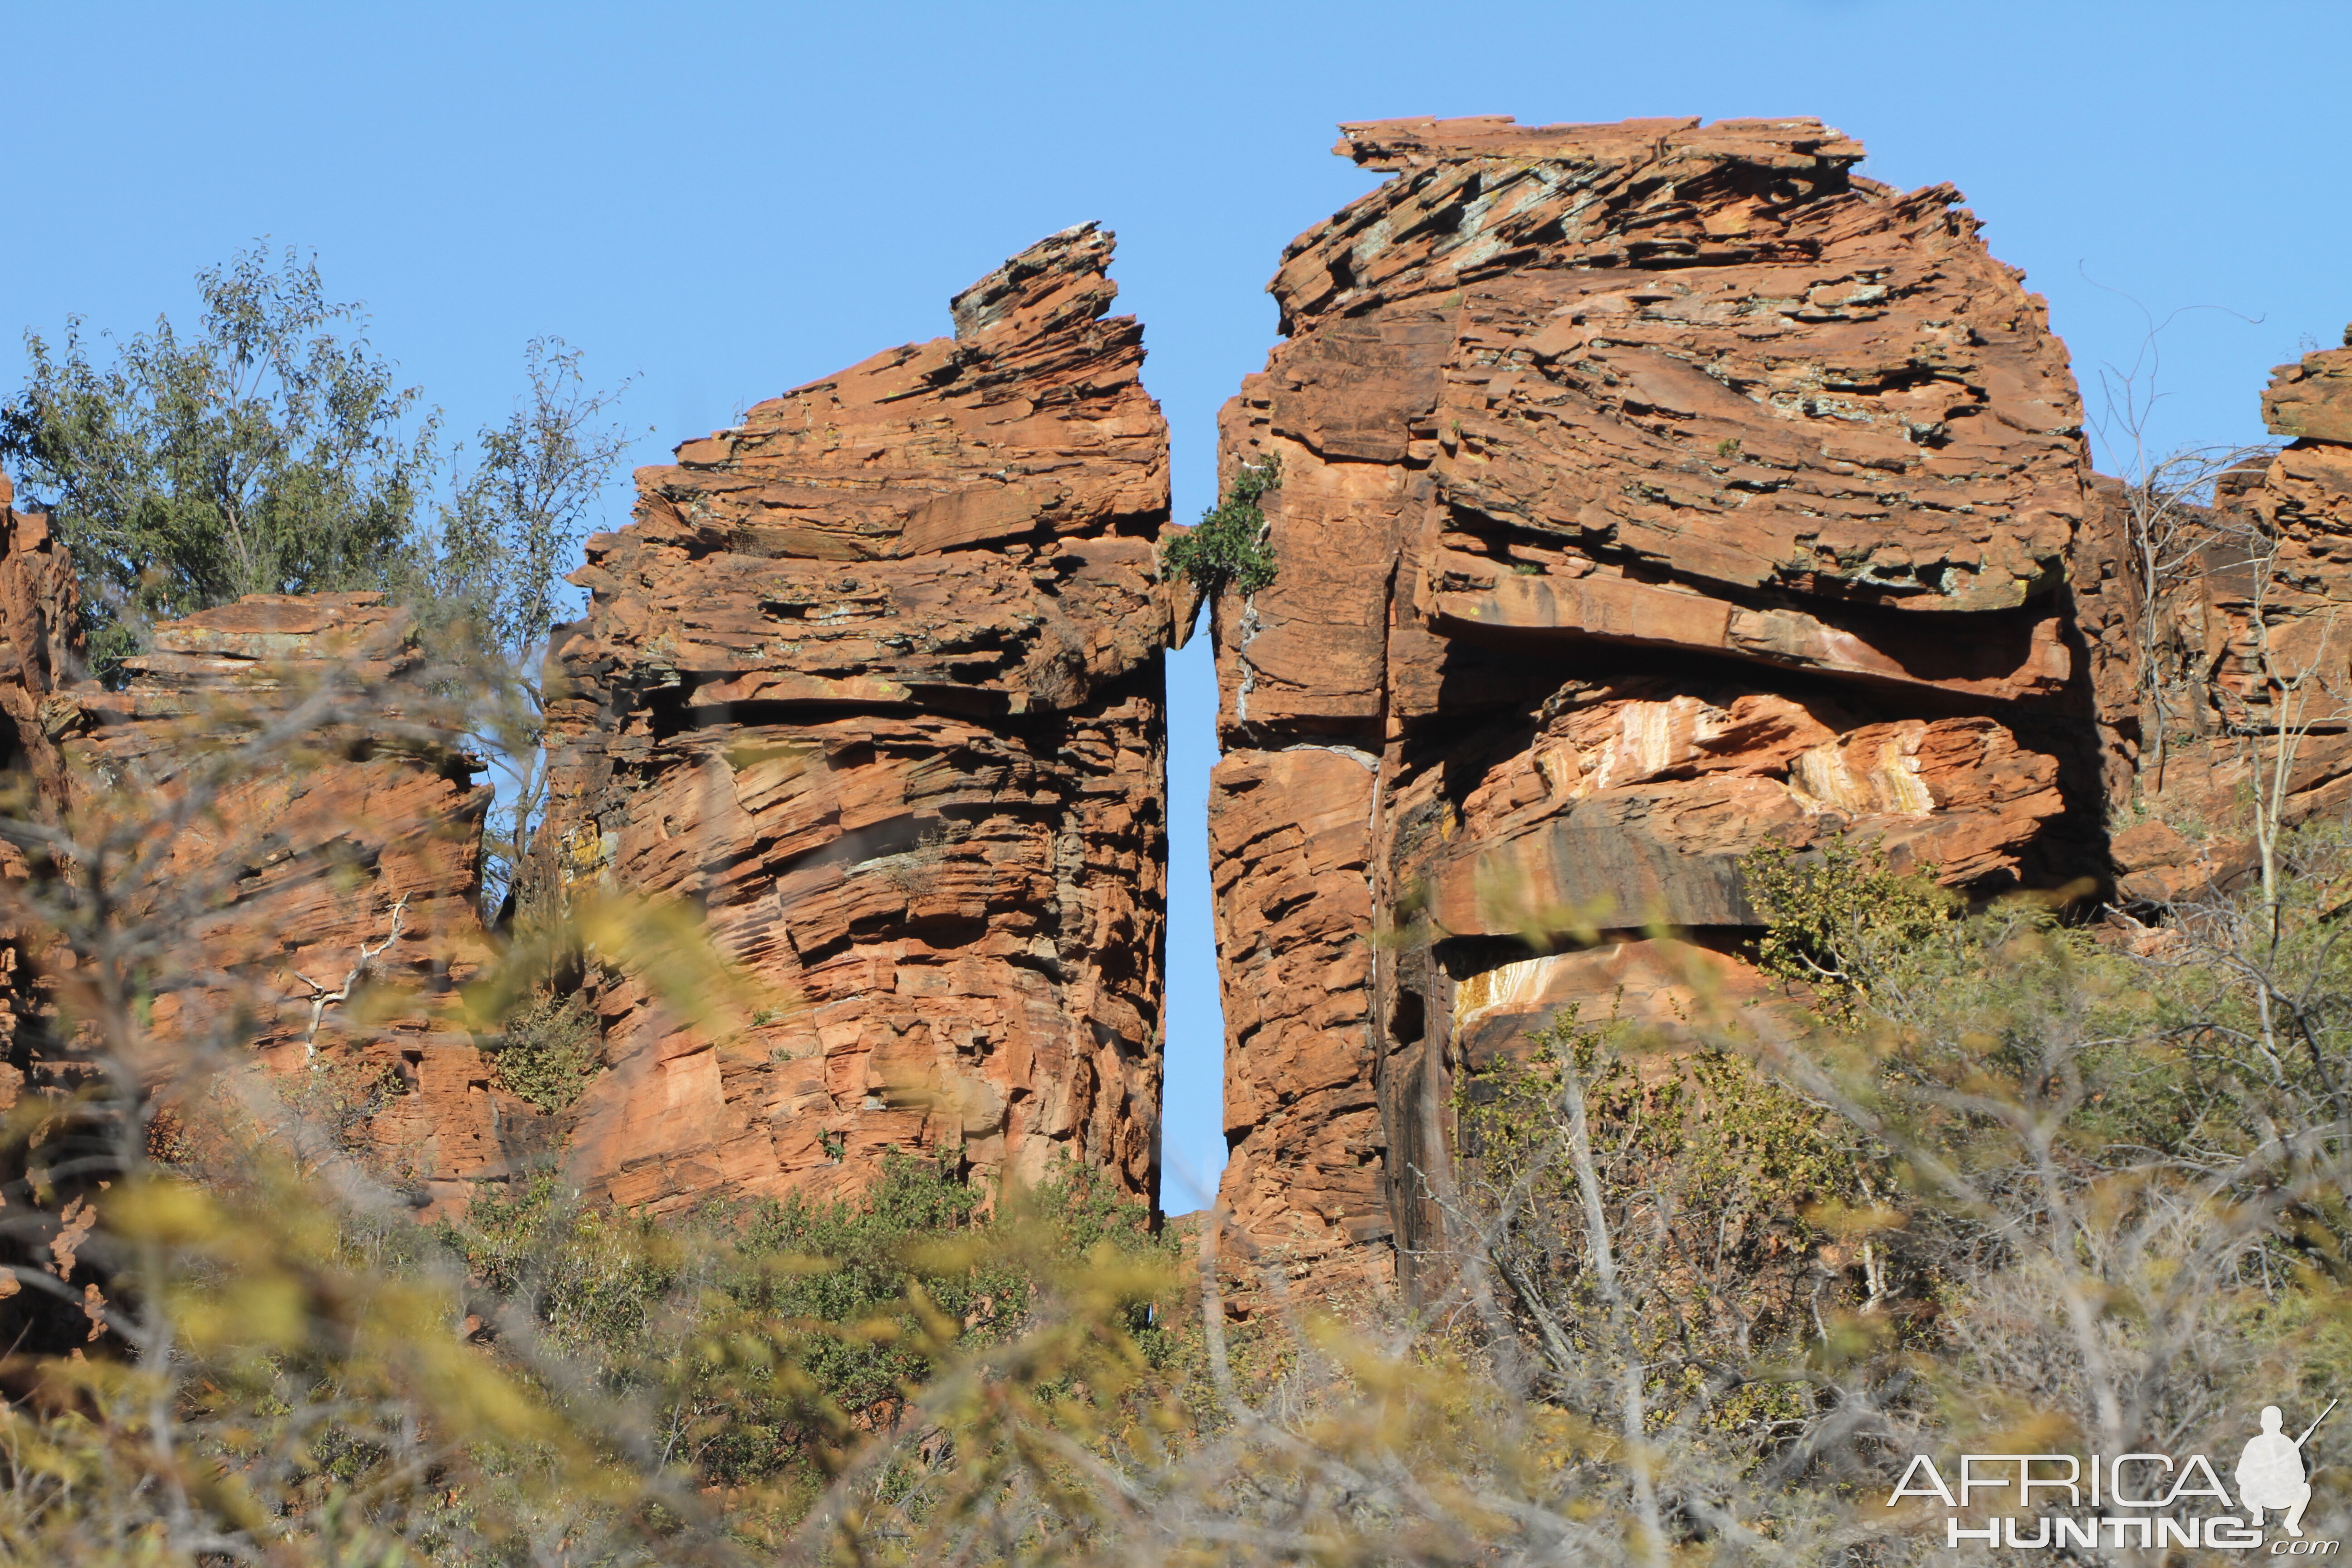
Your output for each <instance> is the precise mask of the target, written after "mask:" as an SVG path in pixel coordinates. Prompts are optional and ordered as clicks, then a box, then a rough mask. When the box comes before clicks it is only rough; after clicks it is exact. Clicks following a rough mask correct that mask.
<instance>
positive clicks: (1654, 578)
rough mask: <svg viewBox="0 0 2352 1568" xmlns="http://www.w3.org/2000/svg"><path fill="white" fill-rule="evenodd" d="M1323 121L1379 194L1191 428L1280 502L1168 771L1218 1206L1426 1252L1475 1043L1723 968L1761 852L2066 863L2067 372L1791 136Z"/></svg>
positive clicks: (2075, 777)
mask: <svg viewBox="0 0 2352 1568" xmlns="http://www.w3.org/2000/svg"><path fill="white" fill-rule="evenodd" d="M1339 151H1340V152H1341V153H1346V154H1348V155H1350V156H1352V157H1354V158H1355V159H1356V161H1357V162H1358V163H1361V164H1363V165H1365V166H1367V167H1370V168H1374V169H1379V170H1382V171H1386V172H1388V173H1390V174H1391V175H1392V177H1391V179H1390V180H1389V181H1388V182H1387V183H1386V184H1383V185H1382V186H1381V187H1380V188H1379V189H1377V190H1375V191H1373V192H1372V193H1370V195H1366V196H1364V197H1362V198H1361V199H1360V200H1358V201H1357V202H1355V203H1353V204H1352V205H1349V207H1348V208H1346V209H1345V210H1344V211H1342V212H1341V213H1339V215H1337V216H1334V217H1333V218H1332V219H1330V220H1329V221H1328V222H1327V223H1324V224H1321V225H1319V226H1317V227H1315V228H1313V229H1310V230H1309V231H1308V232H1307V234H1305V235H1303V236H1301V237H1299V238H1298V239H1297V241H1295V242H1293V244H1292V245H1291V246H1290V247H1289V248H1288V250H1287V251H1286V252H1285V254H1284V258H1283V261H1282V266H1281V269H1280V271H1279V272H1278V273H1277V274H1276V278H1275V279H1274V282H1273V284H1272V286H1271V288H1272V292H1273V293H1274V295H1275V298H1276V302H1277V304H1278V305H1279V307H1280V309H1281V320H1282V328H1283V331H1284V333H1285V334H1286V341H1285V342H1283V343H1282V344H1281V345H1280V346H1279V347H1278V348H1276V350H1275V351H1274V353H1273V355H1272V357H1271V358H1270V360H1269V361H1268V363H1267V367H1266V369H1265V371H1264V372H1263V373H1262V374H1257V375H1254V376H1251V377H1249V378H1248V379H1247V380H1246V381H1245V382H1244V384H1243V387H1242V390H1241V394H1240V395H1239V396H1238V397H1236V398H1235V399H1234V401H1233V402H1232V403H1231V404H1230V405H1228V406H1227V408H1226V410H1225V413H1224V416H1223V473H1224V475H1225V477H1226V479H1228V481H1230V480H1231V479H1232V478H1233V477H1234V476H1235V475H1236V474H1237V473H1238V472H1239V471H1240V468H1241V466H1243V465H1245V464H1246V465H1252V466H1255V467H1261V468H1262V467H1263V466H1264V465H1265V464H1268V463H1272V464H1275V465H1276V466H1277V471H1278V474H1279V484H1278V487H1277V488H1276V489H1273V490H1272V491H1270V492H1269V493H1267V494H1266V495H1265V498H1264V500H1263V501H1262V503H1261V504H1262V506H1263V510H1264V512H1265V518H1266V522H1267V534H1266V538H1267V541H1268V542H1269V544H1270V546H1271V549H1272V552H1273V556H1274V560H1275V563H1276V578H1275V581H1274V582H1273V584H1271V585H1270V586H1267V587H1265V588H1263V589H1261V590H1259V591H1258V592H1256V593H1255V594H1252V595H1242V594H1241V593H1239V592H1237V591H1234V590H1232V589H1228V590H1227V591H1226V592H1225V593H1224V594H1223V595H1222V596H1221V597H1220V598H1219V599H1218V601H1217V602H1216V604H1215V605H1214V606H1213V615H1214V618H1215V628H1216V637H1217V651H1218V662H1219V674H1220V684H1221V687H1222V690H1223V701H1222V707H1221V726H1222V732H1223V740H1224V743H1225V759H1224V761H1223V763H1220V764H1219V766H1218V769H1217V773H1216V784H1215V788H1214V793H1213V833H1214V835H1215V836H1216V837H1215V845H1216V853H1217V854H1218V856H1219V857H1220V859H1219V864H1218V866H1217V869H1216V889H1217V898H1218V900H1219V915H1218V930H1219V937H1220V942H1221V944H1222V946H1223V968H1224V985H1225V1005H1226V1009H1227V1020H1228V1045H1227V1063H1226V1074H1227V1076H1226V1121H1227V1123H1228V1126H1227V1138H1228V1141H1229V1142H1230V1143H1231V1145H1232V1162H1231V1163H1230V1165H1229V1166H1228V1169H1227V1174H1226V1178H1225V1186H1224V1196H1225V1201H1226V1203H1227V1204H1228V1205H1229V1206H1230V1207H1232V1208H1233V1209H1234V1212H1235V1214H1236V1215H1239V1216H1241V1218H1242V1220H1243V1223H1244V1226H1246V1227H1247V1228H1248V1230H1249V1232H1250V1234H1251V1235H1252V1236H1253V1237H1254V1238H1255V1240H1257V1241H1258V1242H1259V1244H1260V1245H1261V1246H1263V1247H1269V1248H1275V1249H1278V1250H1282V1251H1284V1252H1286V1254H1287V1255H1288V1256H1290V1257H1291V1258H1295V1259H1297V1260H1299V1261H1301V1262H1303V1263H1305V1264H1307V1265H1308V1266H1310V1267H1312V1268H1317V1269H1319V1270H1322V1271H1324V1272H1326V1273H1327V1274H1330V1275H1331V1276H1332V1277H1334V1278H1340V1277H1359V1276H1360V1277H1373V1276H1377V1275H1379V1274H1380V1273H1381V1271H1382V1269H1384V1268H1385V1267H1386V1264H1385V1262H1384V1258H1385V1255H1386V1254H1385V1248H1383V1247H1372V1246H1369V1245H1368V1244H1370V1243H1373V1242H1378V1241H1385V1240H1391V1239H1393V1240H1394V1241H1395V1242H1396V1243H1398V1244H1400V1245H1401V1246H1402V1248H1403V1249H1404V1256H1406V1257H1407V1258H1410V1257H1411V1256H1412V1253H1413V1251H1414V1249H1417V1248H1419V1247H1424V1246H1428V1245H1432V1244H1433V1240H1434V1237H1435V1231H1434V1228H1433V1227H1434V1217H1435V1216H1434V1211H1433V1207H1432V1205H1430V1203H1429V1202H1428V1197H1429V1194H1430V1192H1431V1190H1432V1189H1431V1187H1430V1185H1429V1184H1430V1182H1431V1181H1432V1180H1433V1179H1435V1177H1436V1176H1437V1175H1438V1174H1439V1173H1440V1167H1441V1166H1442V1165H1443V1163H1444V1144H1445V1143H1446V1142H1447V1140H1448V1138H1449V1137H1450V1134H1449V1133H1448V1132H1447V1131H1445V1123H1446V1121H1447V1116H1448V1113H1447V1111H1446V1110H1445V1107H1446V1106H1447V1105H1448V1104H1449V1103H1450V1101H1449V1096H1450V1095H1451V1094H1452V1093H1453V1091H1454V1082H1455V1078H1456V1075H1457V1074H1458V1073H1460V1072H1461V1071H1463V1070H1465V1068H1468V1067H1469V1066H1471V1065H1472V1063H1473V1061H1474V1058H1475V1060H1477V1061H1481V1062H1483V1061H1487V1060H1491V1059H1493V1058H1494V1053H1495V1052H1496V1050H1497V1049H1499V1048H1500V1047H1499V1046H1498V1045H1497V1039H1498V1038H1499V1037H1501V1036H1510V1037H1519V1036H1523V1035H1524V1032H1525V1030H1526V1029H1527V1028H1528V1027H1529V1026H1534V1025H1536V1024H1539V1023H1540V1022H1541V1021H1543V1020H1544V1019H1545V1018H1548V1017H1549V1016H1553V1015H1554V1014H1556V1013H1557V1012H1558V1011H1559V1009H1560V1008H1562V1007H1565V1006H1567V1005H1571V1004H1573V1005H1578V1006H1580V1008H1581V1009H1582V1012H1583V1014H1584V1016H1586V1017H1587V1018H1588V1019H1590V1018H1594V1017H1598V1016H1607V1014H1608V1013H1609V1012H1610V1010H1611V1008H1612V1006H1622V1007H1626V1008H1629V1009H1630V1010H1631V1011H1630V1012H1629V1014H1628V1016H1639V1015H1640V1011H1641V1009H1640V1007H1639V1006H1637V1005H1635V1003H1633V1002H1631V1001H1627V1000H1624V998H1625V997H1628V996H1632V997H1639V996H1649V997H1652V998H1654V999H1655V998H1664V997H1670V996H1673V995H1676V994H1682V991H1689V990H1690V988H1691V987H1693V986H1696V987H1697V989H1698V990H1701V991H1705V992H1706V993H1707V994H1710V995H1716V996H1722V997H1728V998H1734V999H1742V1000H1744V1001H1753V1000H1755V999H1757V998H1759V997H1760V996H1762V995H1763V994H1764V990H1763V988H1762V987H1761V985H1760V983H1759V981H1758V979H1757V977H1756V976H1755V975H1754V974H1753V973H1752V972H1749V971H1748V970H1747V969H1746V967H1745V965H1744V964H1743V963H1741V962H1740V961H1739V960H1738V958H1737V956H1736V953H1737V950H1738V940H1739V938H1740V937H1741V936H1742V935H1744V934H1745V933H1746V932H1747V931H1749V930H1750V929H1752V928H1753V926H1754V925H1755V923H1756V921H1757V920H1758V915H1757V912H1756V910H1755V909H1754V908H1753V905H1752V903H1751V902H1750V900H1749V899H1748V894H1747V892H1746V890H1745V889H1744V888H1743V885H1742V880H1741V875H1740V869H1739V862H1740V858H1741V857H1742V856H1744V855H1745V854H1747V853H1748V852H1749V851H1751V850H1752V849H1754V848H1755V847H1758V846H1759V845H1760V844H1762V843H1764V842H1766V841H1768V840H1769V841H1778V842H1782V843H1786V844H1790V845H1791V846H1793V847H1796V848H1798V849H1799V850H1800V851H1802V850H1804V849H1807V848H1809V847H1813V846H1817V845H1819V844H1821V843H1822V842H1824V841H1826V840H1828V839H1830V838H1832V837H1836V836H1839V835H1843V836H1846V837H1849V838H1858V839H1860V840H1861V841H1863V842H1866V843H1875V844H1880V845H1883V846H1884V847H1885V849H1886V850H1887V852H1888V853H1889V855H1890V856H1891V857H1892V858H1894V859H1895V860H1896V861H1897V862H1898V863H1902V864H1908V865H1916V866H1922V867H1932V868H1935V870H1936V872H1937V875H1938V876H1939V877H1940V878H1942V879H1944V880H1945V881H1947V882H1948V883H1950V884H1952V885H1954V886H1956V887H1961V888H1965V889H1971V890H1973V891H1978V892H1989V891H1992V890H1997V889H2000V888H2002V887H2006V886H2013V885H2017V884H2018V883H2020V882H2029V883H2045V882H2051V881H2055V880H2063V878H2064V876H2065V875H2067V874H2070V873H2071V871H2072V870H2073V869H2075V868H2080V867H2082V866H2085V865H2088V866H2091V867H2093V868H2095V866H2096V863H2097V851H2098V845H2097V836H2096V832H2095V827H2086V826H2085V824H2086V823H2095V820H2096V816H2097V812H2098V805H2099V798H2098V792H2099V788H2100V782H2099V776H2098V768H2099V762H2098V758H2097V756H2096V755H2095V749H2094V748H2093V747H2092V746H2091V745H2090V744H2089V743H2088V742H2087V739H2086V734H2087V731H2088V729H2089V723H2088V721H2087V719H2078V718H2076V717H2075V715H2077V714H2087V712H2088V711H2089V710H2091V709H2092V708H2093V707H2094V706H2095V701H2094V699H2093V698H2092V697H2091V696H2090V695H2089V693H2088V689H2087V682H2088V681H2089V679H2090V672H2089V671H2088V670H2087V669H2086V668H2078V659H2077V657H2076V654H2075V651H2074V642H2073V640H2072V637H2071V635H2070V629H2069V628H2070V616H2072V614H2073V611H2072V607H2071V600H2070V593H2071V584H2070V581H2069V572H2070V569H2071V568H2072V567H2073V565H2074V551H2073V546H2074V539H2075V537H2076V535H2077V533H2078V531H2080V530H2081V528H2082V526H2083V523H2084V517H2085V515H2086V508H2087V503H2086V500H2085V492H2084V475H2085V465H2084V447H2083V442H2082V438H2081V435H2080V431H2079V428H2078V426H2079V424H2080V412H2079V405H2078V402H2077V398H2076V395H2075V390H2074V383H2073V381H2072V379H2071V377H2070V375H2069V374H2068V370H2067V364H2066V356H2065V353H2064V351H2063V346H2062V345H2061V344H2060V343H2059V342H2057V340H2056V339H2054V338H2053V337H2052V336H2051V335H2050V332H2049V331H2048V327H2047V324H2046V321H2045V317H2044V311H2043V308H2042V302H2041V300H2038V299H2037V298H2035V297H2033V296H2031V295H2028V294H2027V293H2025V292H2024V290H2023V289H2021V287H2020V284H2019V278H2020V275H2019V274H2018V273H2017V272H2016V271H2014V270H2013V269H2012V268H2007V267H2004V266H2002V265H2001V264H2000V263H1999V262H1997V261H1995V260H1994V259H1992V258H1991V257H1990V255H1988V254H1987V252H1986V251H1985V248H1984V247H1983V245H1982V243H1981V241H1980V240H1979V237H1978V232H1977V230H1978V226H1977V223H1976V221H1975V219H1974V218H1973V217H1972V216H1970V215H1969V213H1968V212H1967V211H1966V210H1965V209H1964V208H1961V207H1960V206H1958V205H1957V204H1958V193H1957V192H1955V191H1953V190H1952V189H1951V188H1950V187H1949V186H1945V185H1937V186H1930V187H1928V188H1927V189H1925V190H1920V191H1916V192H1911V193H1908V194H1906V193H1903V192H1899V191H1895V190H1894V189H1892V188H1890V187H1887V186H1885V185H1882V184H1877V183H1875V182H1874V181H1870V180H1867V179H1864V178H1862V177H1860V176H1858V175H1856V174H1853V164H1854V163H1856V162H1858V161H1859V160H1860V158H1861V156H1862V149H1861V147H1860V146H1859V145H1858V144H1857V143H1855V142H1852V141H1851V140H1849V139H1847V138H1845V137H1844V136H1843V135H1841V134H1840V133H1838V132H1834V131H1832V130H1829V129H1828V128H1826V127H1824V126H1822V125H1820V124H1818V123H1816V122H1814V121H1733V122H1726V123H1723V124H1718V125H1713V126H1701V125H1699V124H1698V123H1697V122H1696V121H1633V122H1629V123H1627V124H1623V125H1616V126H1549V127H1520V126H1517V125H1514V124H1512V123H1511V122H1510V121H1506V120H1478V121H1391V122H1385V123H1381V124H1373V125H1357V126H1349V127H1346V128H1345V134H1344V138H1343V140H1342V141H1341V142H1340V145H1339ZM1277 778H1278V779H1280V780H1281V781H1282V783H1281V784H1279V785H1278V786H1276V785H1273V784H1271V783H1270V781H1273V780H1275V779H1277ZM1261 796H1265V797H1271V798H1274V799H1280V800H1282V801H1284V802H1285V803H1286V804H1285V805H1283V806H1280V807H1275V806H1271V805H1263V804H1259V797H1261ZM1285 813H1287V814H1288V815H1287V816H1286V815H1285ZM1302 824H1312V825H1314V826H1313V829H1312V831H1306V830H1304V829H1303V828H1302V827H1301V826H1299V825H1302ZM1359 906H1360V908H1361V910H1363V911H1364V914H1363V916H1362V918H1360V919H1356V918H1354V917H1350V916H1349V915H1347V914H1346V911H1347V910H1352V909H1356V908H1358V907H1359ZM1651 921H1664V922H1667V923H1669V924H1671V925H1673V926H1675V927H1677V928H1680V929H1683V930H1685V931H1688V932H1689V933H1690V934H1689V937H1688V939H1687V940H1685V941H1681V942H1677V943H1669V944H1666V945H1664V946H1661V945H1660V944H1659V943H1658V942H1654V941H1653V940H1652V939H1649V938H1645V937H1641V936H1638V935H1636V934H1634V933H1635V932H1636V931H1639V930H1640V929H1642V928H1643V927H1644V926H1645V925H1646V924H1647V923H1648V922H1651ZM1594 931H1600V932H1601V933H1602V937H1601V946H1600V947H1599V948H1597V949H1594V950H1591V951H1589V952H1582V953H1570V952H1564V951H1561V946H1562V944H1563V943H1567V944H1570V945H1572V944H1573V943H1574V942H1576V941H1577V940H1578V938H1579V934H1581V935H1582V936H1584V937H1590V936H1591V933H1593V932H1594ZM1381 932H1386V933H1388V934H1387V935H1385V936H1380V935H1377V934H1376V933H1381ZM1368 938H1370V939H1372V940H1370V941H1368V940H1367V939H1368ZM1527 965H1535V966H1537V969H1538V970H1540V972H1541V973H1542V975H1543V976H1544V978H1543V979H1542V981H1541V983H1540V984H1537V983H1536V982H1535V981H1533V980H1531V979H1529V978H1528V975H1530V974H1533V973H1536V971H1534V970H1526V969H1525V968H1524V966H1527ZM1495 976H1501V977H1502V978H1491V977H1495ZM1629 976H1630V977H1634V978H1637V979H1638V980H1639V984H1631V986H1630V989H1628V988H1627V987H1628V985H1629ZM1497 987H1499V988H1500V993H1507V994H1509V995H1510V996H1512V997H1514V998H1516V1000H1515V1001H1514V1002H1513V1004H1512V1005H1511V1006H1510V1007H1509V1008H1507V1009H1506V1010H1505V1011H1504V1012H1502V1013H1497V1012H1496V1011H1495V1004H1494V1003H1493V1002H1492V1001H1491V1000H1487V999H1486V998H1489V997H1490V996H1491V995H1493V994H1500V993H1497V990H1496V988H1497ZM1678 987H1680V988H1682V991H1678V990H1677V988H1678ZM1691 994H1696V992H1692V993H1691ZM1651 1012H1652V1013H1653V1014H1654V1015H1655V1016H1654V1018H1653V1019H1652V1021H1653V1022H1661V1023H1664V1022H1667V1021H1669V1020H1668V1015H1670V1014H1672V1012H1673V1009H1672V1007H1670V1006H1668V1005H1666V1004H1665V1003H1664V1002H1659V1003H1658V1005H1656V1006H1655V1007H1653V1008H1652V1009H1651ZM1503 1017H1507V1018H1508V1019H1509V1020H1510V1023H1509V1026H1508V1027H1507V1028H1503V1027H1502V1026H1501V1025H1499V1024H1498V1023H1497V1022H1496V1020H1497V1019H1498V1018H1503ZM1498 1031H1499V1033H1498ZM1285 1194H1301V1195H1300V1196H1298V1197H1296V1198H1292V1197H1288V1196H1286V1195H1285ZM1376 1194H1377V1201H1375V1195H1376Z"/></svg>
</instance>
